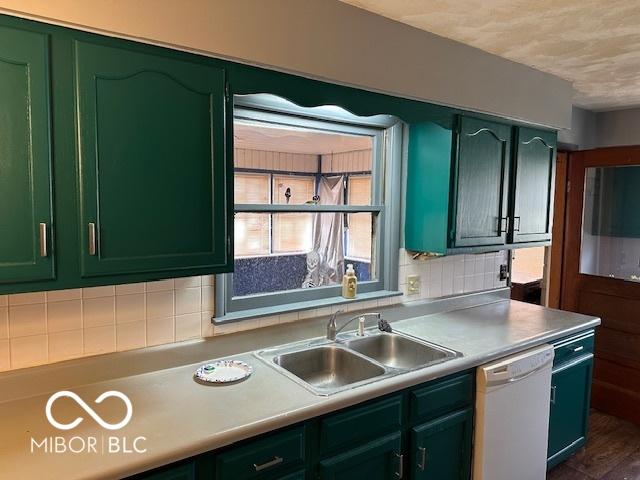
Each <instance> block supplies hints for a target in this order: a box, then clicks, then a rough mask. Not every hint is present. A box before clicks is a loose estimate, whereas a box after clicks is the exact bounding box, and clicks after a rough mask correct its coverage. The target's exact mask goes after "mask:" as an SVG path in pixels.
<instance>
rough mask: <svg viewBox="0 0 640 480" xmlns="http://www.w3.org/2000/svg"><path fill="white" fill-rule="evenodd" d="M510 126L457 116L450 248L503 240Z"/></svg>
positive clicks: (502, 243) (503, 242)
mask: <svg viewBox="0 0 640 480" xmlns="http://www.w3.org/2000/svg"><path fill="white" fill-rule="evenodd" d="M510 145H511V127H510V126H508V125H503V124H500V123H495V122H489V121H486V120H480V119H477V118H470V117H461V118H460V122H459V125H458V132H457V148H456V159H455V175H454V179H455V189H454V197H455V202H454V206H453V209H452V225H453V226H454V235H453V245H452V246H453V247H474V246H484V245H504V244H505V243H506V241H507V221H508V220H507V214H508V212H507V201H508V186H509V185H508V184H509V163H510V155H511V152H510Z"/></svg>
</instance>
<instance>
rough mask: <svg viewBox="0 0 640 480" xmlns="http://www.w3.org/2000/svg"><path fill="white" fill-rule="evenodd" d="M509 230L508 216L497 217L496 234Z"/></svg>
mask: <svg viewBox="0 0 640 480" xmlns="http://www.w3.org/2000/svg"><path fill="white" fill-rule="evenodd" d="M507 231H509V217H501V218H498V235H502V234H503V233H505V232H507Z"/></svg>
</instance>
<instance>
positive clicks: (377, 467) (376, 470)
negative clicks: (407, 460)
mask: <svg viewBox="0 0 640 480" xmlns="http://www.w3.org/2000/svg"><path fill="white" fill-rule="evenodd" d="M400 438H401V434H400V432H396V433H393V434H391V435H387V436H385V437H382V438H380V439H378V440H374V441H372V442H369V443H366V444H365V445H362V446H360V447H356V448H354V449H352V450H349V451H347V452H345V453H342V454H340V455H336V456H335V457H331V458H329V459H327V460H322V461H321V462H320V478H321V479H322V480H388V479H390V478H402V476H403V475H402V473H403V472H402V470H403V457H402V448H401V447H402V445H401V441H400Z"/></svg>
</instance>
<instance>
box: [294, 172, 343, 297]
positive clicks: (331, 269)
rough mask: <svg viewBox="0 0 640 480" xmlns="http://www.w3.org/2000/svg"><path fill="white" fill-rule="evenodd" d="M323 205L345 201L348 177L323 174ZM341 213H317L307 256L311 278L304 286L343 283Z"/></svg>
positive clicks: (321, 190) (321, 180) (320, 189)
mask: <svg viewBox="0 0 640 480" xmlns="http://www.w3.org/2000/svg"><path fill="white" fill-rule="evenodd" d="M318 195H319V196H320V201H319V202H318V204H319V205H343V204H344V177H343V176H342V175H340V176H336V177H321V178H320V185H319V188H318ZM342 219H343V214H341V213H316V214H314V221H313V250H312V251H311V252H310V253H309V254H308V255H307V277H306V278H305V281H304V283H303V285H302V286H303V287H314V286H321V285H333V284H336V283H340V282H342V275H343V273H344V227H343V222H342Z"/></svg>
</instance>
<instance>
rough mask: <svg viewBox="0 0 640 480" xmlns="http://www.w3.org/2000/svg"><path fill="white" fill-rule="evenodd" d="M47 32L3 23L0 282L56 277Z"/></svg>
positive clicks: (0, 31)
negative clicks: (27, 29) (30, 30)
mask: <svg viewBox="0 0 640 480" xmlns="http://www.w3.org/2000/svg"><path fill="white" fill-rule="evenodd" d="M48 52H49V36H48V35H45V34H40V33H35V32H29V31H26V30H19V29H13V28H9V27H0V105H1V107H0V284H8V283H16V282H24V281H33V280H50V279H53V278H54V275H55V270H54V256H53V255H54V252H53V241H52V237H53V211H52V200H51V190H52V189H51V170H52V169H51V160H52V159H51V142H50V135H51V107H50V80H49V68H50V65H49V53H48Z"/></svg>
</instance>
